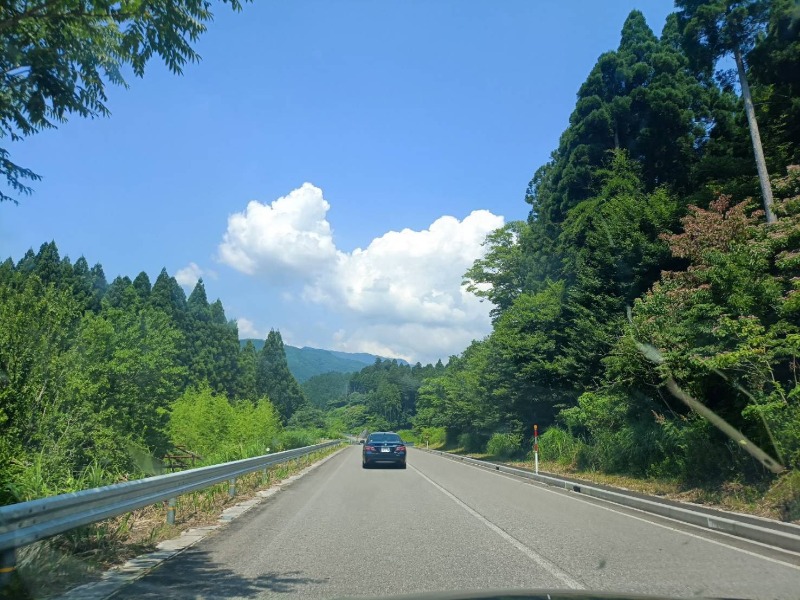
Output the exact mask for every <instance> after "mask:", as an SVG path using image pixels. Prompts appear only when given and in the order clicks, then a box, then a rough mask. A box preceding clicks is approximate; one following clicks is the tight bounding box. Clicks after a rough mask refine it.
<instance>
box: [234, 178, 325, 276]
mask: <svg viewBox="0 0 800 600" xmlns="http://www.w3.org/2000/svg"><path fill="white" fill-rule="evenodd" d="M329 208H330V205H329V204H328V202H327V201H326V200H325V199H324V198H323V197H322V190H321V189H319V188H318V187H315V186H313V185H311V184H310V183H304V184H303V185H302V186H300V187H299V188H297V189H296V190H293V191H292V192H290V193H289V194H288V195H286V196H283V197H282V198H278V199H277V200H275V201H274V202H272V203H271V204H262V203H261V202H257V201H255V200H253V201H251V202H250V203H249V204H248V205H247V209H246V210H245V211H244V212H241V213H235V214H233V215H231V216H230V217H228V230H227V231H226V232H225V236H224V238H223V240H222V243H221V244H220V246H219V259H220V261H221V262H223V263H225V264H227V265H229V266H231V267H233V268H234V269H237V270H239V271H241V272H243V273H246V274H248V275H253V274H256V273H265V274H270V275H290V276H299V277H308V276H309V275H311V274H313V273H316V272H318V271H320V270H321V269H324V268H325V267H326V265H328V264H330V263H331V262H332V261H333V260H335V257H336V247H335V246H334V244H333V232H332V231H331V226H330V223H328V221H327V219H326V214H327V212H328V209H329Z"/></svg>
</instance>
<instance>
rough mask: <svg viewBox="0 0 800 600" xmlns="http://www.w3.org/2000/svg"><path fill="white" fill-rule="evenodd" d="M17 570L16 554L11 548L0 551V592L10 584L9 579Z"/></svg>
mask: <svg viewBox="0 0 800 600" xmlns="http://www.w3.org/2000/svg"><path fill="white" fill-rule="evenodd" d="M16 570H17V553H16V551H15V550H14V549H13V548H11V549H9V550H3V551H0V590H2V588H4V587H5V586H7V585H8V584H9V583H11V577H12V576H13V575H14V571H16Z"/></svg>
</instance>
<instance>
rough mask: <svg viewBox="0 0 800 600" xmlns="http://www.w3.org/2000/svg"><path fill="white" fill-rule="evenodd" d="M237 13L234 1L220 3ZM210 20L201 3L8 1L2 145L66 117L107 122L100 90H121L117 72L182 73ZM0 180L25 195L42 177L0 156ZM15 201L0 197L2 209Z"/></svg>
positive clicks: (1, 64)
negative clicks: (152, 69)
mask: <svg viewBox="0 0 800 600" xmlns="http://www.w3.org/2000/svg"><path fill="white" fill-rule="evenodd" d="M225 3H227V4H229V5H230V6H231V7H232V8H233V9H234V10H237V11H238V10H240V9H241V6H242V3H241V2H239V0H225ZM212 18H213V13H212V11H211V6H210V4H209V3H208V2H204V1H202V0H180V1H173V0H155V1H150V2H148V3H144V2H141V1H140V0H121V1H114V2H112V1H110V0H80V1H72V0H70V1H67V0H55V1H53V0H47V1H45V0H34V1H32V2H31V1H25V2H22V1H19V0H12V1H9V2H4V4H3V11H2V17H0V34H2V38H3V44H2V49H0V71H2V73H3V86H2V87H3V90H4V91H3V94H2V95H0V137H3V138H8V139H10V140H11V141H18V140H21V139H23V138H25V137H27V136H29V135H32V134H35V133H38V132H39V131H41V130H43V129H52V128H55V127H57V125H58V124H59V123H63V122H65V121H66V120H67V118H68V117H69V116H70V115H78V116H80V117H89V118H94V117H100V116H107V115H108V114H109V110H108V108H107V106H106V101H107V97H106V85H107V84H109V83H110V84H115V85H122V86H127V83H126V82H125V80H124V78H123V75H122V73H123V71H124V70H125V68H126V67H130V68H131V69H132V70H133V73H134V74H135V75H136V76H137V77H142V76H143V75H144V70H145V65H146V64H147V62H148V61H149V60H150V59H151V58H152V57H153V56H154V55H157V56H158V57H160V58H161V59H162V60H163V61H164V64H166V66H167V67H168V68H169V69H170V70H171V71H172V72H173V73H181V72H182V70H183V67H184V65H185V64H186V63H187V62H196V61H197V60H199V58H200V57H199V55H198V54H197V53H196V52H195V50H194V49H193V48H192V44H194V43H195V42H196V41H197V39H198V38H199V36H200V34H202V33H203V32H204V31H205V30H206V23H207V22H208V21H210V20H211V19H212ZM0 159H2V160H0V175H3V176H5V178H6V181H7V184H8V186H9V187H10V188H11V189H12V190H13V192H14V193H16V194H20V193H22V194H29V193H30V192H31V189H30V187H29V186H28V185H27V184H26V183H25V181H26V180H28V181H31V180H34V181H35V180H38V179H40V177H39V176H38V175H36V174H35V173H34V172H33V171H31V170H30V169H27V168H24V167H21V166H19V165H16V164H14V163H12V162H11V161H10V160H9V153H8V151H7V150H6V149H0ZM3 200H11V201H14V202H16V200H15V199H14V198H13V197H11V196H9V195H7V194H5V193H3V192H0V201H3Z"/></svg>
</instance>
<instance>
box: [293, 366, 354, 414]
mask: <svg viewBox="0 0 800 600" xmlns="http://www.w3.org/2000/svg"><path fill="white" fill-rule="evenodd" d="M350 379H351V375H350V373H335V372H331V373H323V374H322V375H315V376H314V377H311V378H310V379H308V380H307V381H305V382H303V383H302V384H301V385H302V388H303V391H304V392H305V394H306V397H307V398H308V401H309V402H310V403H311V404H312V405H313V406H316V407H317V408H323V409H324V408H326V407H328V406H343V405H344V404H346V403H347V392H348V391H349V389H350Z"/></svg>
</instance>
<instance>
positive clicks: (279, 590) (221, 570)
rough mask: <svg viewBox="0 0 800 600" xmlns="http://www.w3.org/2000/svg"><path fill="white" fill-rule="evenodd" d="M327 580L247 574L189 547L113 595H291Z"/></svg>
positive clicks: (297, 574) (285, 573)
mask: <svg viewBox="0 0 800 600" xmlns="http://www.w3.org/2000/svg"><path fill="white" fill-rule="evenodd" d="M325 583H327V579H313V578H310V577H304V576H303V572H302V571H283V572H275V571H271V572H267V573H262V574H261V575H258V576H255V577H246V576H244V575H242V574H239V573H237V572H235V571H233V570H232V569H230V568H228V567H223V566H221V565H220V564H218V563H215V562H214V561H213V560H211V558H210V556H209V554H208V552H205V551H202V550H194V551H192V550H190V551H189V552H186V553H185V554H182V555H181V556H179V557H177V558H175V559H173V560H170V561H167V562H166V563H164V564H163V565H161V566H160V567H158V568H157V569H155V570H154V571H153V572H152V573H150V574H149V575H146V576H145V577H143V578H142V579H140V580H139V581H137V582H136V583H133V584H131V585H129V586H126V587H125V588H123V589H122V590H121V591H120V593H119V594H117V595H116V596H114V598H115V599H116V598H125V599H129V598H181V599H183V598H192V599H193V600H194V599H196V598H257V597H261V596H263V595H266V594H269V593H273V594H290V593H293V592H297V591H298V590H299V589H300V588H301V587H303V586H307V585H318V584H325Z"/></svg>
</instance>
